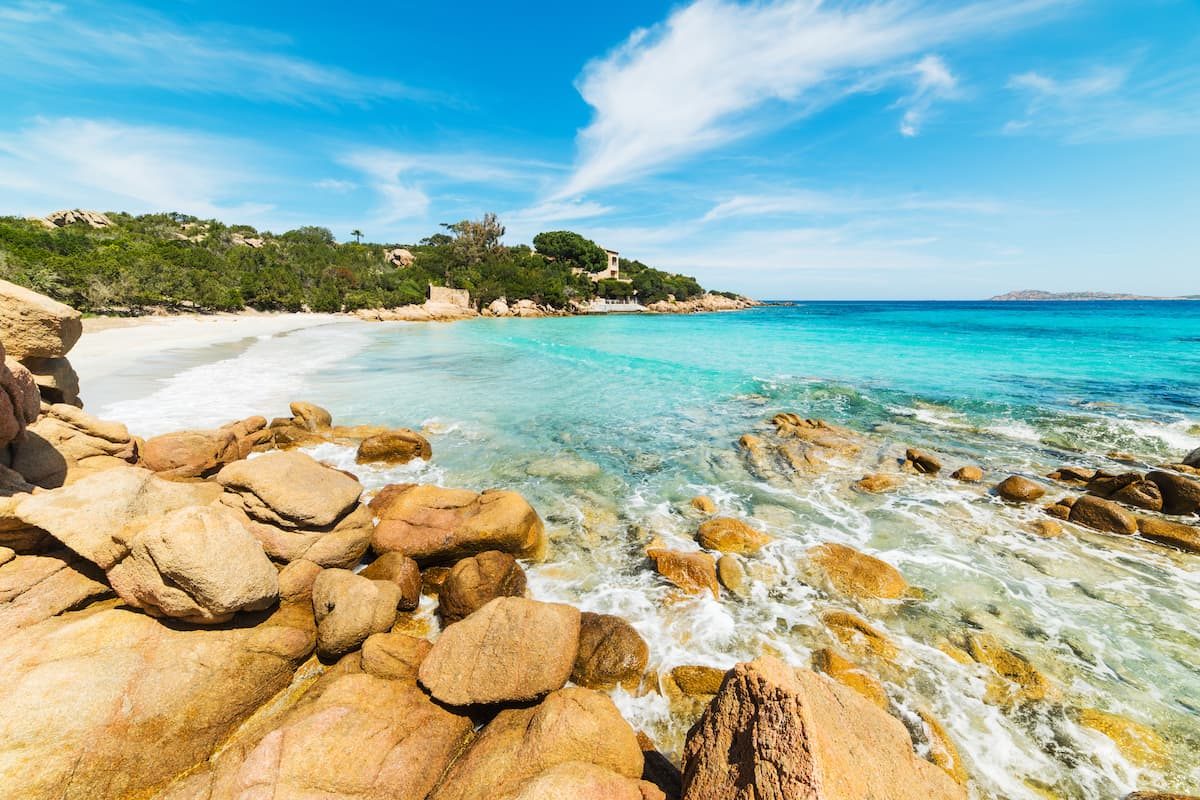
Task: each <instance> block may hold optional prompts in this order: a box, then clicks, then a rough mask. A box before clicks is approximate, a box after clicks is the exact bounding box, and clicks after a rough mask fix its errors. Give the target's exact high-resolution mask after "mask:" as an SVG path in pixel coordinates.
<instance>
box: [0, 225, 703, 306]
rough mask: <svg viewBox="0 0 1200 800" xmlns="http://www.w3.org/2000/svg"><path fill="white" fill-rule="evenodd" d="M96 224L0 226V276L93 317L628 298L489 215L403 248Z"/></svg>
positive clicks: (581, 247) (677, 283)
mask: <svg viewBox="0 0 1200 800" xmlns="http://www.w3.org/2000/svg"><path fill="white" fill-rule="evenodd" d="M108 217H109V219H111V220H112V222H113V225H111V226H108V227H103V228H92V227H90V226H88V225H87V224H83V223H76V224H72V225H69V226H66V227H63V228H53V229H51V228H47V227H46V226H45V225H43V224H41V223H40V222H38V221H36V220H35V221H29V220H25V219H20V218H16V217H0V277H2V278H4V279H5V280H9V281H12V282H13V283H18V284H21V285H23V286H28V287H29V288H31V289H34V290H36V291H39V292H42V293H43V294H47V295H49V296H51V297H54V298H57V299H59V300H62V301H63V302H65V303H69V304H71V305H73V306H75V307H76V308H79V309H82V310H84V311H90V312H96V313H137V312H139V311H141V310H143V309H146V308H148V307H152V306H154V307H165V308H170V309H198V310H212V311H233V310H239V309H241V308H243V307H245V306H249V307H251V308H255V309H259V310H264V311H297V310H300V309H302V308H308V309H311V310H313V311H340V310H347V311H350V310H354V309H358V308H391V307H395V306H400V305H407V304H410V303H421V302H424V300H425V295H426V288H427V286H428V285H429V284H430V283H433V284H437V285H443V286H451V287H454V288H459V289H467V290H469V291H470V293H471V297H472V299H473V300H474V301H475V302H477V303H479V304H480V306H481V307H482V306H486V305H487V304H489V303H491V302H492V301H493V300H495V299H497V298H500V297H506V298H508V300H509V301H510V302H511V301H515V300H520V299H530V300H533V301H535V302H538V303H543V304H547V305H552V306H556V307H562V306H565V305H567V304H568V303H569V302H570V301H572V300H587V299H590V298H592V297H594V296H596V295H597V294H600V295H601V296H607V297H625V296H628V295H629V294H630V285H629V284H626V283H621V282H617V281H602V282H600V283H598V284H597V283H593V281H592V280H591V279H590V278H589V277H588V276H587V275H586V274H584V275H579V274H574V273H573V272H572V267H574V266H578V267H581V268H583V269H585V270H586V271H588V272H596V271H599V270H601V269H603V268H604V265H605V261H604V260H603V259H605V258H606V256H605V253H604V250H603V249H602V248H600V247H598V246H597V245H596V244H595V243H594V242H592V241H590V240H588V239H585V238H584V237H582V236H579V235H578V234H575V233H572V232H570V231H551V232H548V233H543V234H539V235H538V236H537V237H535V238H534V242H535V243H536V244H537V246H538V251H537V252H535V251H534V250H532V249H531V248H530V247H528V246H526V245H517V246H515V247H509V246H506V245H504V244H502V243H501V238H502V237H503V235H504V227H503V226H502V225H501V224H500V222H499V220H497V219H496V217H495V215H493V214H487V215H485V216H484V217H483V219H480V220H463V221H462V222H457V223H454V224H451V225H443V226H442V227H443V228H444V231H443V232H439V233H435V234H433V235H432V236H429V237H428V238H425V239H423V240H421V241H420V242H419V243H417V244H415V245H397V244H387V245H381V244H370V243H362V244H360V243H357V242H352V243H347V244H339V243H338V242H337V241H336V240H335V239H334V237H333V234H332V233H331V232H330V231H329V230H327V229H326V228H318V227H305V228H299V229H297V230H294V231H288V232H287V233H283V234H279V235H275V234H272V233H269V232H263V233H260V232H258V231H256V230H255V229H254V228H251V227H249V226H247V225H225V224H222V223H221V222H218V221H216V220H200V219H197V218H195V217H191V216H187V215H183V214H146V215H142V216H136V217H135V216H131V215H129V214H109V215H108ZM355 233H356V234H357V232H355ZM356 238H358V235H356ZM248 242H249V243H248ZM396 247H404V248H406V249H408V250H409V251H410V252H411V253H412V255H413V257H414V258H413V262H412V264H411V265H409V266H407V267H397V266H396V265H394V264H393V263H391V262H389V260H388V258H387V254H388V252H389V251H390V250H392V249H393V248H396ZM597 253H599V258H600V259H601V260H600V261H599V262H597V260H596V259H597V255H596V254H597ZM597 264H598V266H597ZM621 270H622V273H623V275H624V276H625V277H628V278H631V279H632V280H633V284H632V287H633V289H635V290H636V291H637V296H638V298H639V299H640V300H641V301H642V302H645V303H652V302H655V301H657V300H662V299H665V298H666V297H667V295H674V296H675V297H676V298H677V299H680V300H683V299H687V298H689V297H693V296H695V295H698V294H700V293H702V292H703V289H701V287H700V284H698V283H697V282H696V280H695V279H694V278H690V277H688V276H685V275H675V274H671V273H667V272H662V271H660V270H657V269H653V268H651V267H648V266H646V265H645V264H642V263H641V262H638V261H626V260H624V259H622V261H621Z"/></svg>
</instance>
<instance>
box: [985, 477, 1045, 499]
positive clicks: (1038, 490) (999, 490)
mask: <svg viewBox="0 0 1200 800" xmlns="http://www.w3.org/2000/svg"><path fill="white" fill-rule="evenodd" d="M996 494H998V495H999V496H1000V497H1002V498H1003V499H1005V500H1007V501H1008V502H1010V503H1033V502H1036V501H1038V500H1040V499H1041V498H1042V497H1043V496H1045V494H1046V490H1045V489H1044V488H1043V487H1042V486H1040V485H1038V484H1036V483H1034V482H1033V481H1031V480H1029V478H1025V477H1022V476H1020V475H1009V476H1008V477H1007V478H1005V479H1004V480H1002V481H1000V483H998V484H996Z"/></svg>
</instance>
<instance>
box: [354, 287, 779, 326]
mask: <svg viewBox="0 0 1200 800" xmlns="http://www.w3.org/2000/svg"><path fill="white" fill-rule="evenodd" d="M760 305H762V303H760V302H758V301H757V300H751V299H750V298H748V297H738V298H732V297H726V296H725V295H719V294H713V293H712V292H709V293H707V294H703V295H701V296H699V297H694V298H692V299H690V300H675V299H670V300H661V301H659V302H657V303H651V304H649V305H647V306H643V307H642V311H640V312H634V313H643V314H706V313H714V312H718V311H742V310H744V309H747V308H755V307H756V306H760ZM595 313H596V312H595V311H594V310H592V309H591V307H590V306H589V305H587V304H581V303H572V304H571V305H569V306H568V307H566V308H555V307H553V306H547V305H539V304H537V303H535V302H533V301H532V300H517V301H515V302H513V303H511V304H510V303H508V302H506V301H505V300H496V301H494V302H492V303H491V304H490V305H488V306H487V307H486V308H484V309H482V310H481V311H477V310H475V309H474V308H471V307H469V306H461V305H455V304H453V303H447V302H439V301H436V300H428V301H426V302H425V303H423V304H422V305H413V306H401V307H399V308H371V309H362V310H360V311H355V312H354V316H356V317H358V318H359V319H364V320H367V321H369V322H455V321H457V320H462V319H474V318H476V317H518V318H524V319H528V318H540V317H580V316H590V315H592V314H595Z"/></svg>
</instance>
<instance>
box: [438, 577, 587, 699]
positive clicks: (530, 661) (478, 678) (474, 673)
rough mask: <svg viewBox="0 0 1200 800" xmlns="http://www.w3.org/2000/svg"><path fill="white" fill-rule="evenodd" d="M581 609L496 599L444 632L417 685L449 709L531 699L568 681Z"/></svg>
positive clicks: (576, 645)
mask: <svg viewBox="0 0 1200 800" xmlns="http://www.w3.org/2000/svg"><path fill="white" fill-rule="evenodd" d="M579 629H580V614H579V610H578V609H576V608H574V607H572V606H568V605H563V604H561V603H539V602H537V601H535V600H526V599H525V598H521V597H498V598H496V599H495V600H492V601H491V602H490V603H488V604H487V605H485V606H484V607H483V608H481V609H479V610H478V611H476V612H475V613H474V614H472V615H470V616H469V617H467V618H466V619H464V620H462V621H461V622H457V623H455V624H453V625H451V626H449V627H447V628H446V630H444V631H442V634H441V636H439V637H438V639H437V641H436V642H434V645H433V650H432V652H430V654H429V657H428V658H427V659H425V662H424V663H423V664H422V665H421V673H420V680H421V684H422V685H423V686H424V687H425V688H426V689H428V690H429V692H430V693H431V694H432V695H433V696H434V697H436V698H437V699H438V700H440V701H442V702H443V703H448V704H450V705H453V706H465V705H477V704H486V703H506V702H513V701H526V700H534V699H536V698H538V697H541V696H542V695H544V694H546V693H548V692H552V691H554V690H555V689H560V688H562V687H563V685H564V684H566V682H567V679H568V678H570V677H571V670H572V668H573V667H574V665H575V654H576V653H577V652H578V650H579Z"/></svg>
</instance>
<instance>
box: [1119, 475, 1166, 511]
mask: <svg viewBox="0 0 1200 800" xmlns="http://www.w3.org/2000/svg"><path fill="white" fill-rule="evenodd" d="M1109 499H1111V500H1113V501H1115V502H1117V503H1124V504H1125V505H1127V506H1133V507H1134V508H1144V509H1146V510H1147V511H1161V510H1162V505H1163V498H1162V490H1160V489H1159V488H1158V484H1156V483H1152V482H1150V481H1134V482H1133V483H1130V484H1128V485H1127V486H1123V487H1121V488H1120V489H1118V490H1117V491H1115V492H1113V493H1112V495H1110V497H1109Z"/></svg>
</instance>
